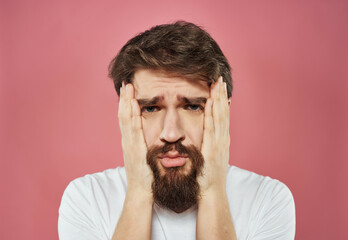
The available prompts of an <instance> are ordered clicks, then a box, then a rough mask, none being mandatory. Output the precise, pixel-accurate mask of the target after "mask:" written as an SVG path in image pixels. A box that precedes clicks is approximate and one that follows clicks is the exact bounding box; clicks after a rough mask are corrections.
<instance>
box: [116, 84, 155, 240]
mask: <svg viewBox="0 0 348 240" xmlns="http://www.w3.org/2000/svg"><path fill="white" fill-rule="evenodd" d="M126 88H127V89H126ZM118 119H119V124H120V129H121V134H122V151H123V160H124V166H125V169H126V174H127V182H128V189H127V195H126V199H125V201H124V204H123V209H122V214H121V216H120V218H119V220H118V223H117V226H116V229H115V232H114V235H113V237H112V240H125V239H127V240H130V239H136V240H138V239H142V240H143V239H148V240H149V239H151V226H152V209H153V196H152V191H151V185H152V182H153V173H152V171H151V169H150V167H149V166H148V165H147V163H146V154H147V147H146V143H145V139H144V134H143V129H142V122H141V114H140V108H139V105H138V102H137V100H136V99H135V98H134V87H133V85H132V84H127V86H125V84H124V83H122V87H121V93H120V102H119V107H118Z"/></svg>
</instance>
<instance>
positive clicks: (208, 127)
mask: <svg viewBox="0 0 348 240" xmlns="http://www.w3.org/2000/svg"><path fill="white" fill-rule="evenodd" d="M212 108H213V99H212V98H208V99H207V102H206V103H205V109H204V130H205V131H211V132H214V121H213V115H212Z"/></svg>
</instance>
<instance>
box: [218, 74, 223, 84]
mask: <svg viewBox="0 0 348 240" xmlns="http://www.w3.org/2000/svg"><path fill="white" fill-rule="evenodd" d="M219 82H220V84H222V83H223V81H222V76H220V79H219Z"/></svg>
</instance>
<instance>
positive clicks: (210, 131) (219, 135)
mask: <svg viewBox="0 0 348 240" xmlns="http://www.w3.org/2000/svg"><path fill="white" fill-rule="evenodd" d="M229 116H230V111H229V102H228V98H227V88H226V83H225V82H223V80H222V76H220V77H219V78H218V80H217V81H216V82H215V83H213V84H212V85H211V87H210V98H208V99H207V102H206V105H205V110H204V133H203V134H204V135H203V143H202V148H201V152H202V154H203V157H204V167H203V171H202V175H201V176H199V177H198V182H199V184H200V189H201V195H202V196H204V195H206V194H208V193H209V192H210V191H212V192H216V191H225V187H226V174H227V170H228V161H229V146H230V134H229V120H230V118H229Z"/></svg>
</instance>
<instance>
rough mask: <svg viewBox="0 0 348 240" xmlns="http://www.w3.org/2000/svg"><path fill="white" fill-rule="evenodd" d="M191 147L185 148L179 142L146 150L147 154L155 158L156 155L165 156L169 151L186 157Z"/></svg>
mask: <svg viewBox="0 0 348 240" xmlns="http://www.w3.org/2000/svg"><path fill="white" fill-rule="evenodd" d="M189 148H192V146H189V147H185V146H184V145H183V144H182V143H181V141H178V142H175V143H167V142H166V143H164V145H163V146H158V145H157V146H152V147H151V148H150V149H149V150H148V154H149V153H151V154H152V156H154V155H155V156H156V155H158V154H166V153H167V152H169V151H173V150H176V151H177V152H178V153H179V154H180V155H184V154H185V155H186V154H189V153H190V149H189Z"/></svg>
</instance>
